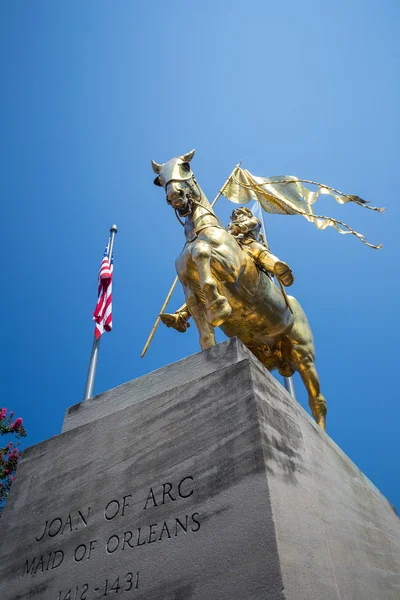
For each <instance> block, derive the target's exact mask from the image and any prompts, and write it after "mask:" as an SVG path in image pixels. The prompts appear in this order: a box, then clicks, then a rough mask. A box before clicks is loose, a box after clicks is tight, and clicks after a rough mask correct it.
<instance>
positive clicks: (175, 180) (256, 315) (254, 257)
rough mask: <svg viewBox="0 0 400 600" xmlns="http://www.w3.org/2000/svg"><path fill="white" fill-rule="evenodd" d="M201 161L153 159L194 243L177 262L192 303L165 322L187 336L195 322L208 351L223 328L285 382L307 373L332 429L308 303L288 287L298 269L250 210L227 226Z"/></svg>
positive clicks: (316, 408)
mask: <svg viewBox="0 0 400 600" xmlns="http://www.w3.org/2000/svg"><path fill="white" fill-rule="evenodd" d="M193 155H194V151H192V152H189V153H187V154H185V155H183V156H180V157H177V158H173V159H172V160H170V161H168V162H166V163H164V164H157V163H156V162H154V161H152V166H153V170H154V172H155V173H156V174H157V177H156V178H155V180H154V183H155V184H156V185H158V186H160V187H163V188H164V189H165V192H166V200H167V203H168V204H169V205H171V206H172V208H173V209H174V211H175V213H176V216H177V218H178V220H179V221H180V222H181V223H182V225H183V226H184V232H185V237H186V243H185V246H184V248H183V250H182V252H181V254H180V255H179V256H178V258H177V259H176V262H175V265H176V271H177V274H178V277H179V280H180V282H181V284H182V286H183V290H184V293H185V298H186V305H185V306H183V307H181V308H180V309H179V310H178V311H177V312H176V313H174V314H163V315H160V317H161V318H162V320H163V322H164V323H166V324H167V325H169V326H170V327H171V326H172V327H174V328H175V329H177V330H178V331H185V330H186V328H187V326H188V319H189V317H190V316H191V317H193V320H194V322H195V324H196V326H197V329H198V331H199V335H200V345H201V348H202V349H206V348H210V347H211V346H214V345H215V335H214V328H215V327H221V329H222V331H223V332H224V333H225V334H226V335H227V336H228V337H234V336H237V337H238V338H239V339H240V340H241V341H242V342H243V343H244V344H245V346H247V348H248V349H249V350H250V351H251V352H253V354H254V355H255V356H256V357H257V358H258V359H259V360H260V361H261V362H262V363H263V365H264V366H265V367H266V368H267V369H268V370H270V371H272V370H274V369H278V371H279V373H280V374H281V375H283V376H285V377H289V376H291V375H292V374H293V373H294V371H297V372H298V373H300V376H301V378H302V380H303V383H304V385H305V387H306V389H307V392H308V399H309V404H310V408H311V411H312V414H313V416H314V419H315V420H316V422H317V423H318V425H319V426H320V427H322V429H324V430H325V417H326V401H325V398H324V396H323V395H322V394H321V391H320V384H319V378H318V374H317V371H316V368H315V350H314V342H313V336H312V333H311V329H310V326H309V324H308V321H307V317H306V315H305V314H304V311H303V309H302V308H301V306H300V304H299V303H298V302H297V300H296V298H294V297H293V296H287V295H286V292H285V291H284V287H283V285H285V286H289V285H291V284H292V283H293V275H292V272H291V270H290V267H289V266H288V265H287V264H286V263H284V262H282V261H280V260H279V259H278V258H277V257H276V256H274V255H273V254H272V253H271V252H270V250H269V248H268V246H267V245H266V243H265V240H264V239H263V238H262V236H261V235H260V224H259V221H258V219H256V218H255V217H254V216H253V215H252V213H251V212H250V211H249V210H248V209H243V208H239V209H236V210H235V211H233V214H232V220H231V223H230V224H229V226H228V229H227V230H226V229H225V228H224V227H223V225H222V224H221V223H220V221H219V220H218V218H217V216H216V215H215V213H214V212H213V210H212V207H211V205H210V203H209V202H208V200H207V198H206V196H205V195H204V193H203V191H202V190H201V188H200V186H199V185H198V183H197V181H196V179H195V177H194V175H193V173H192V171H191V167H190V161H191V159H192V158H193ZM182 219H184V222H183V221H182ZM272 275H275V276H276V277H277V279H278V283H279V284H280V287H278V286H277V285H276V284H275V283H274V281H273V279H272V277H271V276H272ZM282 284H283V285H282Z"/></svg>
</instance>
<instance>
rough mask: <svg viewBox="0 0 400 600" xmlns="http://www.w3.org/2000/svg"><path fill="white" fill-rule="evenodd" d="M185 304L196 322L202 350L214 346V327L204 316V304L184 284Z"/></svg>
mask: <svg viewBox="0 0 400 600" xmlns="http://www.w3.org/2000/svg"><path fill="white" fill-rule="evenodd" d="M184 292H185V297H186V304H187V307H188V309H189V311H190V314H191V315H192V317H193V320H194V322H195V323H196V327H197V330H198V332H199V336H200V346H201V349H202V350H206V348H211V346H215V333H214V328H213V327H212V326H211V325H210V324H209V322H208V320H207V316H206V309H205V306H204V304H203V303H202V302H201V301H200V299H199V298H198V296H197V295H196V294H195V292H193V291H192V290H191V289H189V288H188V287H186V286H184Z"/></svg>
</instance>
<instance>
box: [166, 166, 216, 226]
mask: <svg viewBox="0 0 400 600" xmlns="http://www.w3.org/2000/svg"><path fill="white" fill-rule="evenodd" d="M170 183H187V184H188V186H189V189H190V191H186V192H185V191H184V190H182V189H181V190H180V191H181V192H183V194H184V195H185V197H186V201H187V203H188V212H187V213H186V214H185V215H181V216H185V217H186V216H188V215H190V213H191V212H192V205H193V204H196V205H197V206H201V207H202V208H203V209H204V210H205V211H206V212H208V213H209V214H210V215H211V216H213V217H216V218H217V219H218V217H217V216H216V215H215V213H213V212H212V211H211V210H209V209H208V208H207V207H206V206H204V205H203V204H202V203H201V202H198V201H197V200H195V199H194V195H195V186H196V187H197V191H198V194H199V197H200V199H201V198H202V197H203V192H202V191H201V188H200V186H199V184H198V183H197V180H196V178H195V176H194V174H193V173H192V174H191V176H190V177H188V178H187V179H170V180H169V181H167V182H166V184H165V185H164V189H165V193H167V192H168V186H169V184H170ZM167 202H168V200H167ZM168 204H171V203H170V202H168ZM174 212H175V216H176V218H177V219H178V221H179V223H180V224H181V225H182V227H185V223H184V222H183V221H182V219H181V218H180V216H179V214H178V213H179V209H178V208H174ZM218 220H219V219H218ZM215 227H217V225H215ZM195 233H197V231H196V228H195Z"/></svg>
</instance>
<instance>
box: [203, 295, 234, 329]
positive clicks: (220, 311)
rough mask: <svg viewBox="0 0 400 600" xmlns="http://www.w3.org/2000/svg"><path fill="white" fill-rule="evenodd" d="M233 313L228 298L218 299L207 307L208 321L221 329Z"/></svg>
mask: <svg viewBox="0 0 400 600" xmlns="http://www.w3.org/2000/svg"><path fill="white" fill-rule="evenodd" d="M231 313H232V307H231V305H230V304H229V302H228V300H227V299H226V298H222V297H221V298H218V299H217V300H214V302H211V304H210V305H209V306H208V307H207V320H208V322H209V323H210V325H212V326H213V327H219V326H220V325H222V323H223V322H224V321H225V320H226V319H227V318H228V317H229V315H230V314H231Z"/></svg>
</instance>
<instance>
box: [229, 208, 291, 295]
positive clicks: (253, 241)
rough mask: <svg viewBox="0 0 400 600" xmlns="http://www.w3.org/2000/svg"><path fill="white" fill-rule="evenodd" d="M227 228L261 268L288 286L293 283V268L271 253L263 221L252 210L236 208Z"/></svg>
mask: <svg viewBox="0 0 400 600" xmlns="http://www.w3.org/2000/svg"><path fill="white" fill-rule="evenodd" d="M227 230H228V231H229V232H230V233H231V234H232V235H234V236H235V238H236V239H237V241H238V242H239V244H240V246H241V247H242V248H243V250H244V251H245V252H247V253H248V254H250V255H251V256H252V257H253V259H254V262H255V263H256V265H257V267H258V268H259V269H261V270H262V271H265V272H266V273H271V274H272V275H275V276H276V277H277V278H278V279H279V280H280V281H281V282H282V283H283V285H285V286H286V287H288V286H289V285H292V283H293V282H294V277H293V273H292V270H291V268H290V267H289V265H287V264H286V263H284V262H282V261H281V260H279V258H278V257H276V256H274V255H273V254H272V253H271V251H270V249H269V248H268V246H267V244H266V242H265V240H264V238H263V236H262V234H261V223H260V221H259V219H257V217H255V216H254V215H253V213H252V212H251V210H249V209H248V208H243V207H240V208H236V209H235V210H234V211H233V212H232V215H231V221H230V223H229V225H228V227H227Z"/></svg>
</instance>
